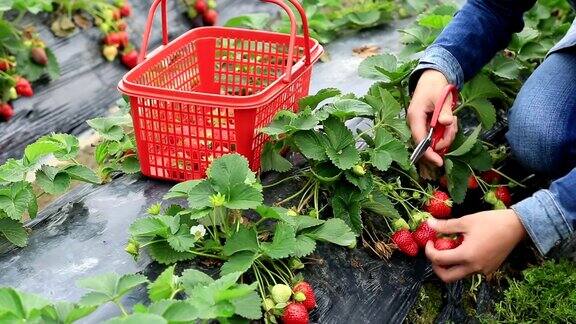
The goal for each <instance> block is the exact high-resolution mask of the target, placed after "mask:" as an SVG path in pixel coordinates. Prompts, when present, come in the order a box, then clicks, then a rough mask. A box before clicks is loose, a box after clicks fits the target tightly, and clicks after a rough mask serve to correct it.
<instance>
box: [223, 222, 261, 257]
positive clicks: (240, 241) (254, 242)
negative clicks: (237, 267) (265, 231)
mask: <svg viewBox="0 0 576 324" xmlns="http://www.w3.org/2000/svg"><path fill="white" fill-rule="evenodd" d="M258 249H259V247H258V237H257V233H256V231H255V230H254V229H253V228H247V227H246V226H240V229H239V230H238V231H237V232H235V233H234V234H232V236H231V237H230V238H229V239H228V240H226V244H225V245H224V249H223V250H222V252H223V253H224V255H227V256H231V255H233V254H234V253H236V252H240V251H251V252H256V251H258Z"/></svg>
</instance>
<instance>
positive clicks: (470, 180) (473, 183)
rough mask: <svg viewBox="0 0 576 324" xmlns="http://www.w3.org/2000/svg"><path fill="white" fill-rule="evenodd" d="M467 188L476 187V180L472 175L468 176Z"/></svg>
mask: <svg viewBox="0 0 576 324" xmlns="http://www.w3.org/2000/svg"><path fill="white" fill-rule="evenodd" d="M468 189H478V181H477V180H476V177H475V176H473V175H471V176H470V177H469V178H468Z"/></svg>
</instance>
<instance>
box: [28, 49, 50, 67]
mask: <svg viewBox="0 0 576 324" xmlns="http://www.w3.org/2000/svg"><path fill="white" fill-rule="evenodd" d="M30 57H31V58H32V61H34V62H36V63H38V64H40V65H46V64H48V56H47V55H46V50H45V49H44V48H43V47H32V48H31V49H30Z"/></svg>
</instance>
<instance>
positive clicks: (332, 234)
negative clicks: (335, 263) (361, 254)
mask: <svg viewBox="0 0 576 324" xmlns="http://www.w3.org/2000/svg"><path fill="white" fill-rule="evenodd" d="M306 235H307V236H309V237H311V238H313V239H315V240H318V241H323V242H329V243H333V244H337V245H341V246H349V245H351V244H352V243H354V242H355V241H356V235H355V234H354V232H353V231H352V229H351V228H350V227H349V226H348V225H347V224H346V223H345V222H344V220H342V219H339V218H330V219H328V220H327V221H326V222H325V223H324V224H322V225H320V226H318V227H317V228H315V229H314V230H313V231H312V232H310V233H307V234H306Z"/></svg>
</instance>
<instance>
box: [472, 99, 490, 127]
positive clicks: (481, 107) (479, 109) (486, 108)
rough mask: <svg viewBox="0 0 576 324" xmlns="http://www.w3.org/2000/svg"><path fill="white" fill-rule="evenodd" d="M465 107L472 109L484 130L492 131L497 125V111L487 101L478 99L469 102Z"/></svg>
mask: <svg viewBox="0 0 576 324" xmlns="http://www.w3.org/2000/svg"><path fill="white" fill-rule="evenodd" d="M464 107H470V108H472V109H473V110H474V112H475V113H476V116H477V117H478V120H479V121H480V122H481V123H482V127H484V129H490V128H492V126H494V123H496V109H495V108H494V105H492V103H491V102H490V101H488V100H487V99H484V98H478V99H474V100H472V101H468V102H466V105H465V106H464Z"/></svg>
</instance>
